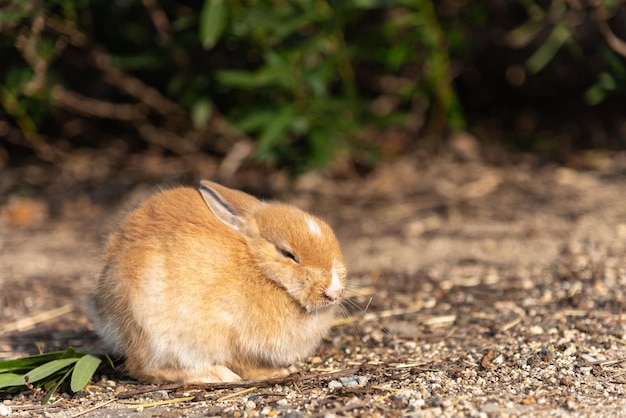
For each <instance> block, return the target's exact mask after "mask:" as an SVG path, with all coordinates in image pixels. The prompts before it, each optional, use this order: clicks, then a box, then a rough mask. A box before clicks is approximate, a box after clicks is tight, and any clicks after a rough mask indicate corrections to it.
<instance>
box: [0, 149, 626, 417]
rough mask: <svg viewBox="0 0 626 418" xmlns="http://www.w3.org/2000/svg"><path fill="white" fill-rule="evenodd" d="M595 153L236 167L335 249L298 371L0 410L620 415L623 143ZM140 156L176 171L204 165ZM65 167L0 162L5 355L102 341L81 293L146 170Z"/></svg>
mask: <svg viewBox="0 0 626 418" xmlns="http://www.w3.org/2000/svg"><path fill="white" fill-rule="evenodd" d="M86 160H87V161H89V159H88V158H87V159H86ZM142 161H143V160H142ZM593 161H594V163H593V164H591V165H590V166H589V165H588V166H585V165H584V164H583V165H582V166H583V168H584V169H581V168H564V167H558V166H556V165H550V164H541V163H538V162H537V161H536V159H533V158H518V159H516V162H515V163H509V164H503V163H499V164H495V165H494V164H487V163H485V162H484V161H483V160H481V159H480V158H479V157H477V156H476V155H473V154H471V153H470V154H463V153H461V155H455V154H454V153H450V154H446V155H442V156H438V157H436V159H432V160H430V161H425V160H424V159H423V158H420V157H418V156H410V157H405V158H403V159H401V160H399V161H395V162H394V163H393V164H387V165H383V166H381V167H380V168H378V169H377V170H375V171H374V172H373V173H371V174H369V175H368V176H366V177H365V178H362V179H355V178H352V177H349V176H348V177H346V178H343V179H338V178H332V179H331V178H330V177H326V176H323V175H318V174H307V175H305V176H303V177H301V178H300V179H299V180H298V181H297V182H296V184H295V185H294V187H293V188H292V189H285V190H289V191H280V190H282V189H281V187H276V188H275V189H274V190H273V191H271V188H270V189H268V188H267V187H262V186H259V183H258V176H257V177H251V178H252V179H253V180H250V178H246V177H245V176H242V177H241V178H238V180H234V181H233V184H235V185H240V186H247V188H248V189H249V190H252V191H258V192H260V193H261V194H264V195H270V194H271V195H273V196H274V197H276V198H280V199H282V200H286V201H289V202H292V203H294V204H296V205H298V206H300V207H301V208H303V209H306V210H310V211H312V212H314V213H315V214H317V215H319V216H320V217H322V218H324V219H326V220H328V221H329V223H330V224H331V225H333V226H334V227H335V229H336V231H337V234H338V236H339V239H340V241H341V242H342V245H343V247H344V252H345V255H346V258H347V261H348V265H349V270H350V275H349V280H350V284H349V286H350V290H351V291H350V294H349V296H350V297H349V300H348V301H346V303H345V311H346V315H345V316H344V317H343V318H340V319H339V320H338V321H337V324H336V326H335V327H334V328H333V330H332V332H331V334H330V335H329V336H328V338H326V339H325V340H324V341H323V343H322V345H321V347H320V348H319V350H318V351H317V353H316V354H315V355H314V356H312V357H311V358H309V359H307V360H306V361H305V362H302V363H301V364H297V365H296V366H297V367H298V368H299V369H300V370H301V372H300V373H299V374H298V375H295V376H292V377H291V378H290V379H289V380H285V381H283V382H279V383H278V384H275V385H272V384H263V383H261V384H248V385H247V384H244V383H242V384H240V385H237V386H235V387H220V386H219V385H218V386H216V387H210V386H208V387H171V386H165V387H156V386H145V385H140V384H138V383H136V382H134V381H132V380H130V379H128V378H127V377H125V376H123V375H119V374H111V375H106V376H103V375H98V376H96V380H95V381H94V382H93V384H91V385H89V386H88V387H87V389H86V390H85V391H84V392H81V393H77V394H75V395H73V396H70V395H67V394H65V395H58V396H55V397H53V400H52V402H51V403H50V404H49V405H46V406H40V405H39V403H38V397H37V396H36V395H34V394H32V393H30V392H23V393H20V394H18V395H13V396H9V395H2V396H4V397H3V398H2V399H3V400H2V402H0V415H6V414H10V413H12V414H13V415H15V416H48V417H70V416H84V417H118V416H126V415H130V416H137V417H144V416H146V417H148V416H154V417H176V416H186V417H201V416H234V417H242V416H268V417H272V416H278V417H291V418H293V417H299V416H320V417H322V416H324V417H333V416H415V417H418V416H422V417H428V416H444V417H445V416H450V417H452V416H455V417H456V416H468V417H492V416H503V417H507V416H549V417H566V416H602V417H608V416H623V415H624V414H626V309H625V308H626V251H625V250H626V198H625V197H624V195H625V193H626V154H617V155H607V156H603V157H602V158H599V159H598V158H596V159H594V160H593ZM139 163H140V162H138V161H134V162H132V164H134V165H132V164H130V165H132V166H133V167H137V165H138V164H139ZM143 163H145V165H144V166H142V167H143V168H142V169H141V171H142V173H144V174H145V173H146V172H152V173H159V172H160V173H163V172H166V173H168V175H167V176H163V175H162V176H161V179H162V178H168V179H175V180H179V181H182V182H187V183H189V184H193V183H195V182H197V181H198V180H199V179H200V178H203V177H210V176H211V175H212V174H214V171H211V170H213V169H212V168H206V167H205V168H204V169H203V170H198V169H194V170H187V168H185V166H184V164H183V165H182V168H181V164H180V163H177V162H175V161H156V162H155V161H153V160H150V162H146V161H143ZM177 164H178V165H177ZM187 164H189V162H187ZM197 164H198V165H197V166H202V164H201V162H198V163H197ZM130 165H129V167H130ZM148 166H149V167H153V169H152V171H150V170H146V169H145V167H148ZM197 166H194V167H197ZM72 167H73V166H72ZM72 167H70V166H68V167H66V168H64V169H62V170H61V171H60V172H59V171H50V170H47V169H44V168H40V167H22V168H20V169H11V170H8V169H6V168H5V169H3V171H2V173H1V175H0V191H1V192H2V194H0V196H2V197H1V199H2V200H0V204H1V205H2V224H1V226H0V228H1V229H0V289H1V290H0V358H12V357H17V356H20V355H24V354H29V353H30V354H32V353H36V352H37V351H38V350H45V351H49V350H54V349H63V348H66V347H67V346H68V345H72V346H74V347H76V348H78V349H81V350H83V351H89V350H94V349H96V348H97V347H98V341H97V338H96V337H95V336H94V334H93V332H92V327H91V325H90V323H89V321H88V319H87V317H86V315H85V292H86V290H87V289H88V287H89V284H90V283H91V282H92V281H93V279H94V277H95V276H96V275H97V274H98V271H99V269H100V268H101V264H100V259H99V252H100V249H101V245H102V241H103V234H104V233H105V231H106V229H107V225H108V224H110V223H111V222H112V220H113V219H115V217H116V213H117V212H118V211H119V210H120V209H121V208H123V207H124V206H125V204H126V203H125V202H126V201H128V200H137V199H139V198H140V197H141V196H145V195H146V194H147V193H149V192H150V191H151V190H153V187H154V184H156V183H159V181H158V180H159V179H158V175H156V174H155V175H154V176H152V177H150V176H143V177H141V176H135V177H132V176H129V173H131V172H132V173H135V171H132V170H133V169H131V168H128V167H126V168H124V169H120V170H118V171H117V172H116V174H115V175H113V174H112V170H111V169H110V167H109V171H106V170H104V169H102V167H100V166H99V165H98V164H97V163H94V164H93V165H92V166H90V168H89V170H87V171H88V172H90V173H92V174H91V175H90V176H87V175H84V177H80V176H78V175H77V174H76V173H81V172H82V171H81V170H79V169H78V168H76V167H73V168H72ZM579 167H580V166H579ZM105 168H106V167H105ZM213 168H215V167H213ZM103 170H104V171H103ZM168 170H169V171H168ZM83 171H84V168H83ZM94 173H96V174H94ZM129 178H130V179H131V180H128V179H129ZM103 179H109V180H110V182H108V183H107V182H104V181H103ZM254 179H257V180H254ZM272 179H273V180H272V181H275V182H276V184H279V185H280V184H282V183H281V181H280V178H279V179H278V180H277V179H276V177H272ZM255 181H256V183H255ZM23 184H31V185H32V184H43V185H44V186H45V187H44V188H43V189H42V190H44V191H43V192H40V193H34V192H32V190H38V189H37V188H33V187H31V188H28V187H26V186H23ZM268 190H270V192H268ZM29 195H30V196H29Z"/></svg>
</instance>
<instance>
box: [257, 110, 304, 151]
mask: <svg viewBox="0 0 626 418" xmlns="http://www.w3.org/2000/svg"><path fill="white" fill-rule="evenodd" d="M295 116H296V114H295V111H294V108H293V107H291V106H285V107H283V108H282V110H281V111H280V112H279V113H278V115H277V116H276V118H275V119H274V121H273V122H272V123H271V124H269V125H267V127H266V128H265V130H264V131H263V133H262V134H261V136H259V138H258V140H257V145H258V148H257V157H259V158H269V156H270V155H271V154H272V149H273V148H276V147H277V146H278V145H280V144H281V143H283V144H284V143H286V140H287V138H286V136H287V132H288V131H289V127H290V126H291V124H292V122H293V120H294V118H295Z"/></svg>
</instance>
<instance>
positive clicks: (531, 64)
mask: <svg viewBox="0 0 626 418" xmlns="http://www.w3.org/2000/svg"><path fill="white" fill-rule="evenodd" d="M571 37H572V35H571V33H570V31H569V29H568V28H567V27H566V26H565V25H557V26H555V27H554V29H552V33H550V36H549V37H548V39H546V41H545V42H544V43H543V44H542V45H541V46H540V47H539V48H538V49H537V50H536V51H535V53H534V54H533V55H532V56H531V57H530V58H528V61H526V67H527V68H528V70H529V71H530V73H531V74H537V73H538V72H539V71H541V70H542V69H543V68H544V67H545V66H546V65H548V63H549V62H550V60H551V59H552V58H553V57H554V56H555V55H556V53H557V52H558V51H559V49H561V47H562V46H563V44H565V42H566V41H567V40H568V39H571Z"/></svg>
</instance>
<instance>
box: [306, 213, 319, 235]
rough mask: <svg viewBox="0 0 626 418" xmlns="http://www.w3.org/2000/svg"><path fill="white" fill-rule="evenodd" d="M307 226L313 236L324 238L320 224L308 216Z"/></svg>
mask: <svg viewBox="0 0 626 418" xmlns="http://www.w3.org/2000/svg"><path fill="white" fill-rule="evenodd" d="M306 224H307V225H308V227H309V231H311V233H312V234H313V235H317V236H318V237H321V236H322V228H320V224H318V223H317V221H316V220H315V219H313V218H309V217H308V216H307V218H306Z"/></svg>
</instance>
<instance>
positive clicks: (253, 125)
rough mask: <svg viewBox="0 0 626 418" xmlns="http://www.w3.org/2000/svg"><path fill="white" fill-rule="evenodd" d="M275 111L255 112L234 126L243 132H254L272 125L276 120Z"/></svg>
mask: <svg viewBox="0 0 626 418" xmlns="http://www.w3.org/2000/svg"><path fill="white" fill-rule="evenodd" d="M276 114H277V112H276V110H274V109H272V110H255V111H253V112H250V114H248V115H247V116H246V117H244V118H243V119H241V120H239V121H236V122H235V126H237V128H239V129H241V130H242V131H244V132H254V131H257V130H260V129H261V128H263V127H264V126H267V125H269V124H271V123H272V121H273V120H274V119H275V118H276Z"/></svg>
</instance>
